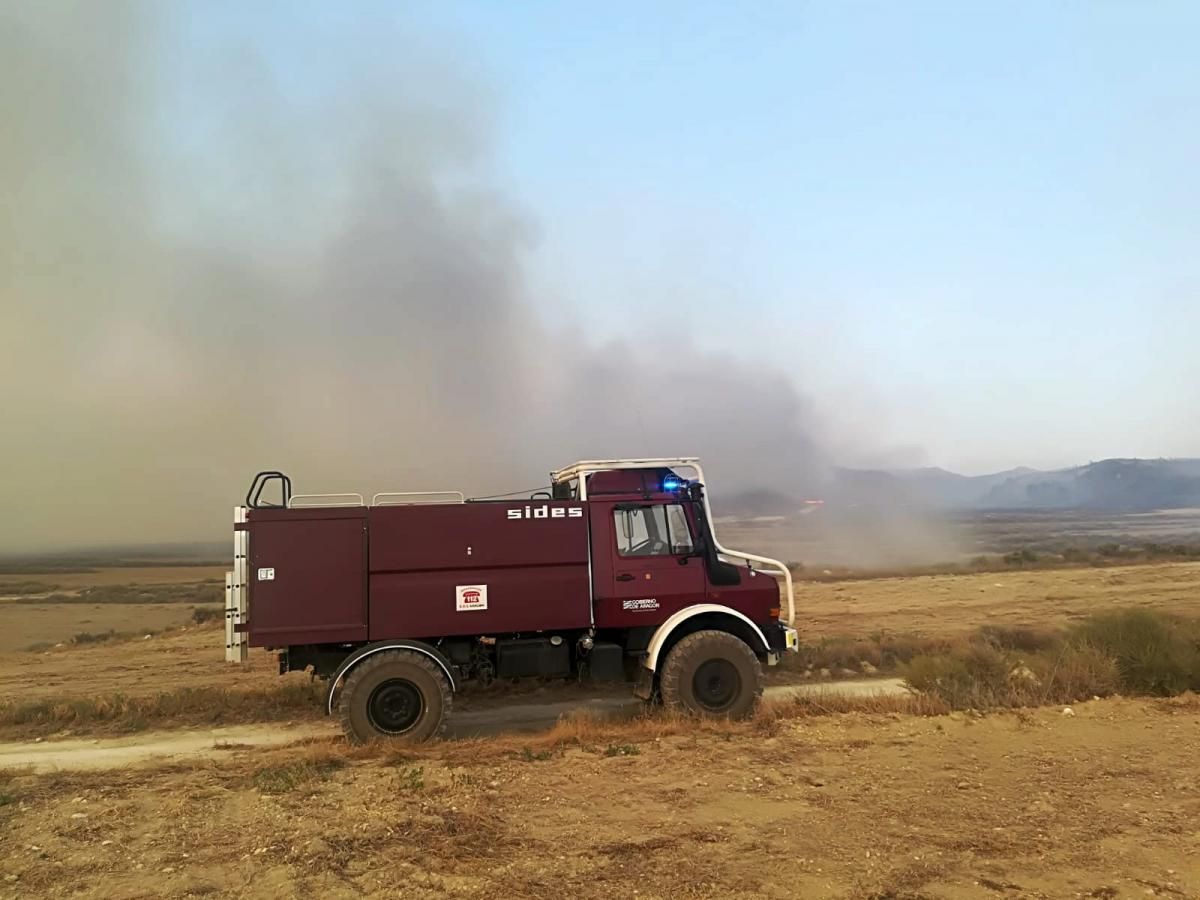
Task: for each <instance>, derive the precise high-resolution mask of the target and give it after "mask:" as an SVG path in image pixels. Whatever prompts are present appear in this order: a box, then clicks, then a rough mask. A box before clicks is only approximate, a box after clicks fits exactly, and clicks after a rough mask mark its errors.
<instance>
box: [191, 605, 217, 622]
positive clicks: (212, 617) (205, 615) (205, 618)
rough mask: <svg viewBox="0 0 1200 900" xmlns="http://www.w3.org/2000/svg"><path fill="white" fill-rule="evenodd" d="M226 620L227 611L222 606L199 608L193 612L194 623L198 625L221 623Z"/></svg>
mask: <svg viewBox="0 0 1200 900" xmlns="http://www.w3.org/2000/svg"><path fill="white" fill-rule="evenodd" d="M224 619H225V610H224V609H223V608H222V607H220V606H197V607H196V608H195V609H193V610H192V621H193V622H195V623H196V624H197V625H204V624H205V623H207V622H220V621H223V620H224Z"/></svg>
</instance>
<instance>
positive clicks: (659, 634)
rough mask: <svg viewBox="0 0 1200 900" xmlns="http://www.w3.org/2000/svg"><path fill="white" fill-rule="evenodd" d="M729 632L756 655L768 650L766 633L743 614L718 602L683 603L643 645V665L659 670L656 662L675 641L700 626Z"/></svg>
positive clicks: (653, 670) (651, 669) (698, 629)
mask: <svg viewBox="0 0 1200 900" xmlns="http://www.w3.org/2000/svg"><path fill="white" fill-rule="evenodd" d="M708 628H711V629H716V630H720V631H728V632H729V633H730V634H733V635H735V636H736V637H739V638H741V639H742V640H743V641H745V642H746V644H747V645H749V647H750V649H751V650H753V651H754V652H755V653H756V654H763V653H768V652H770V649H771V648H770V645H769V644H768V643H767V638H766V635H764V634H763V633H762V629H761V628H759V627H758V626H757V625H755V624H754V623H753V622H752V621H750V618H749V617H748V616H746V615H745V614H744V613H740V612H738V611H737V610H736V609H732V608H731V607H728V606H722V605H721V604H719V603H696V604H694V605H692V606H685V607H684V608H683V609H681V610H679V611H678V612H676V613H674V614H673V615H671V616H670V618H668V619H667V621H665V622H663V623H662V624H661V625H659V626H658V628H657V630H655V632H654V634H653V635H651V636H650V642H649V643H648V644H647V645H646V658H645V659H644V660H642V665H643V666H645V667H646V668H647V669H649V670H650V671H651V672H655V671H657V670H658V664H659V661H660V660H661V659H662V658H663V657H664V656H665V654H666V651H667V650H668V649H669V648H670V647H671V645H673V644H674V643H675V642H676V641H678V640H680V639H681V638H683V637H686V636H687V635H689V634H691V633H692V632H693V631H701V630H703V629H708Z"/></svg>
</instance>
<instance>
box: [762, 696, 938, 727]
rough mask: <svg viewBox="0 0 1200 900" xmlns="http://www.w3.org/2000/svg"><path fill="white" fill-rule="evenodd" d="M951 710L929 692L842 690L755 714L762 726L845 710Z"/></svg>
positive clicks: (772, 704) (774, 704)
mask: <svg viewBox="0 0 1200 900" xmlns="http://www.w3.org/2000/svg"><path fill="white" fill-rule="evenodd" d="M949 711H950V707H949V706H947V705H946V703H945V701H943V700H942V699H941V698H940V697H937V696H933V695H928V694H873V695H869V696H863V697H853V696H849V695H846V694H838V693H833V692H829V693H817V694H797V695H795V696H792V697H787V698H784V699H779V700H768V701H767V702H765V703H763V704H762V705H761V706H760V707H759V709H758V713H757V715H756V717H755V721H756V722H757V723H758V724H759V726H760V727H761V726H763V725H769V724H771V723H776V722H782V721H787V720H789V719H803V718H809V717H812V716H833V715H841V714H844V713H870V714H876V715H907V716H940V715H945V714H946V713H948V712H949Z"/></svg>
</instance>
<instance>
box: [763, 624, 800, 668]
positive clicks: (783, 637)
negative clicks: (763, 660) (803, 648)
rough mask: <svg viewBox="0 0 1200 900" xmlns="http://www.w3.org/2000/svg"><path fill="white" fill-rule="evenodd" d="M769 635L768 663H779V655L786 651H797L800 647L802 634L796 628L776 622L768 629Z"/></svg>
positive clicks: (769, 664) (767, 633) (771, 664)
mask: <svg viewBox="0 0 1200 900" xmlns="http://www.w3.org/2000/svg"><path fill="white" fill-rule="evenodd" d="M766 635H767V648H768V651H767V665H768V666H774V665H778V663H779V657H780V656H781V655H782V654H784V653H795V652H796V651H797V650H799V649H800V635H799V634H798V633H797V632H796V629H795V628H789V627H788V626H787V625H780V624H778V623H776V624H775V625H774V626H772V627H771V628H768V629H767V631H766Z"/></svg>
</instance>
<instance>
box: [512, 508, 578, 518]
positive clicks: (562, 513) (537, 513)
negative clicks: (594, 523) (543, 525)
mask: <svg viewBox="0 0 1200 900" xmlns="http://www.w3.org/2000/svg"><path fill="white" fill-rule="evenodd" d="M507 516H508V518H509V519H510V520H516V519H582V518H583V507H582V506H554V507H550V506H546V505H544V504H543V505H542V506H523V507H519V508H517V509H510V510H507Z"/></svg>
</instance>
